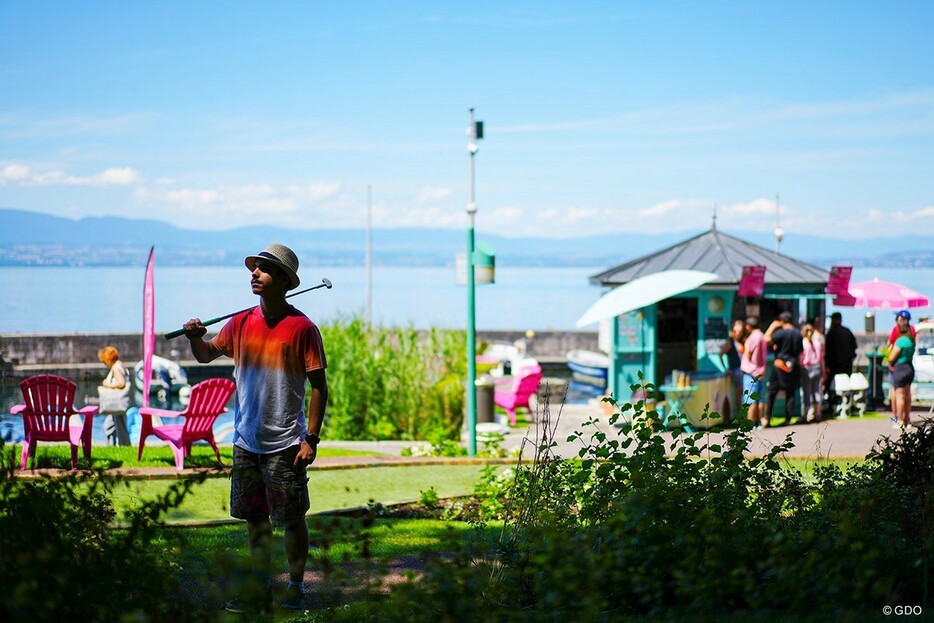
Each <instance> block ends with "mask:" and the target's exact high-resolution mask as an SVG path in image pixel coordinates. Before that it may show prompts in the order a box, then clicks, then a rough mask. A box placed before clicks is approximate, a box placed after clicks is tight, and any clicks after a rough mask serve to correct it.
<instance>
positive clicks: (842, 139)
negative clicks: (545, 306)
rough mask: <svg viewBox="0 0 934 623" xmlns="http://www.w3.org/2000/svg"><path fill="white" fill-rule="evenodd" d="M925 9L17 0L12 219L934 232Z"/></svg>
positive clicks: (534, 229) (7, 184)
mask: <svg viewBox="0 0 934 623" xmlns="http://www.w3.org/2000/svg"><path fill="white" fill-rule="evenodd" d="M932 29H934V4H932V3H927V2H914V3H908V2H888V3H882V2H854V1H848V2H840V1H826V2H817V3H815V2H797V1H785V2H768V3H766V2H762V3H755V2H740V1H736V2H718V1H712V2H710V1H707V2H632V1H619V2H588V1H586V0H583V1H581V2H573V3H572V2H553V3H549V2H503V1H500V2H471V3H442V2H404V3H401V2H347V3H339V2H317V1H315V2H311V1H309V2H250V3H243V2H147V3H143V2H100V1H95V0H84V1H82V2H64V1H58V2H56V1H49V2H17V1H14V0H0V94H2V96H0V207H6V208H19V209H26V210H33V211H37V212H43V213H49V214H56V215H60V216H66V217H70V218H78V217H82V216H89V215H122V216H129V217H138V218H156V219H160V220H166V221H169V222H171V223H173V224H175V225H178V226H183V227H190V228H196V229H226V228H229V227H235V226H241V225H254V224H274V225H288V226H292V227H298V228H308V229H311V228H332V227H361V226H363V225H364V223H365V215H366V205H367V187H368V186H371V187H372V205H373V223H374V226H376V227H403V226H415V227H421V226H430V227H446V228H463V227H464V226H465V224H466V216H465V213H464V206H465V204H466V202H467V194H468V175H467V174H468V156H467V150H466V127H467V121H468V109H469V108H470V107H474V108H476V112H477V118H478V119H481V120H483V121H484V122H485V126H486V138H485V139H484V140H483V141H482V142H481V143H480V151H479V153H478V154H477V156H476V165H477V169H476V170H477V203H478V205H479V212H478V213H477V221H476V223H477V228H478V229H479V230H480V231H495V232H499V233H503V234H507V235H513V234H514V235H543V236H549V237H564V236H572V235H585V234H592V233H610V232H633V231H644V232H651V233H660V232H681V231H684V232H685V233H696V232H699V231H702V230H704V229H706V228H707V227H709V224H710V220H711V215H712V213H713V210H714V207H715V206H716V209H717V215H718V221H717V223H718V226H720V227H721V228H723V229H725V230H727V231H751V230H759V231H771V230H772V229H773V228H774V227H775V221H776V196H779V197H780V200H779V201H778V204H779V206H780V208H781V216H780V219H781V225H782V227H783V228H784V229H785V231H786V235H789V236H790V235H793V234H794V233H808V234H819V235H829V236H835V237H843V238H859V237H869V236H878V235H892V236H898V235H901V234H905V233H924V232H931V231H934V227H932V226H934V190H932V189H934V186H932V185H931V183H930V179H931V169H932V164H934V63H932V62H931V59H934V37H932V36H931V32H932Z"/></svg>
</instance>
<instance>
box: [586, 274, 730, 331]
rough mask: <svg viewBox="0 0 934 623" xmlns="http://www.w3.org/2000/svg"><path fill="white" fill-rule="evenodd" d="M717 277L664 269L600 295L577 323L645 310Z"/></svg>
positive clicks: (593, 321)
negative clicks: (635, 310) (644, 308)
mask: <svg viewBox="0 0 934 623" xmlns="http://www.w3.org/2000/svg"><path fill="white" fill-rule="evenodd" d="M716 278H717V274H716V273H707V272H702V271H699V270H664V271H662V272H658V273H653V274H651V275H646V276H645V277H640V278H639V279H635V280H633V281H630V282H629V283H625V284H623V285H621V286H618V287H616V288H613V289H612V290H610V291H609V292H607V293H606V294H604V295H603V296H601V297H600V298H599V299H598V300H597V302H596V303H594V304H593V305H591V306H590V309H588V310H587V311H586V312H584V315H583V316H581V317H580V319H579V320H578V321H577V326H578V328H580V327H586V326H587V325H589V324H593V323H595V322H600V321H601V320H606V319H607V318H615V317H616V316H619V315H620V314H625V313H626V312H629V311H632V310H634V309H641V308H643V307H647V306H649V305H652V304H654V303H657V302H659V301H663V300H665V299H667V298H669V297H672V296H675V295H677V294H681V293H682V292H688V291H690V290H694V289H696V288H699V287H700V286H702V285H704V284H705V283H710V282H711V281H713V280H714V279H716Z"/></svg>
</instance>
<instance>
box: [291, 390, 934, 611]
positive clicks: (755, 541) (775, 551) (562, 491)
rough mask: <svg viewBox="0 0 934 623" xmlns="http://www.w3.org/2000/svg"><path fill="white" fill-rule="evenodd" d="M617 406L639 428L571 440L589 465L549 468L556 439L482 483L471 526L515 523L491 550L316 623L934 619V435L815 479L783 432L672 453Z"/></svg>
mask: <svg viewBox="0 0 934 623" xmlns="http://www.w3.org/2000/svg"><path fill="white" fill-rule="evenodd" d="M646 389H647V390H648V391H649V392H651V391H652V390H653V389H654V388H652V387H651V386H647V387H646ZM615 406H616V408H617V411H616V415H615V416H614V417H613V418H612V419H611V424H617V423H621V422H622V421H623V420H624V419H626V420H629V421H630V422H631V427H626V428H621V429H616V428H615V427H610V428H612V432H605V431H604V430H601V427H600V426H598V424H599V423H598V422H596V421H592V422H589V423H588V426H587V427H585V428H589V427H590V426H592V427H593V431H592V432H591V433H589V435H588V434H587V433H585V432H578V433H577V434H576V435H575V436H574V437H573V438H576V439H579V440H580V441H582V442H583V444H584V449H583V450H582V451H581V456H580V458H581V460H580V461H561V460H556V459H555V457H554V456H553V455H552V454H551V451H552V448H553V447H554V443H553V439H549V438H548V436H547V435H546V436H545V437H546V438H545V439H542V440H539V441H538V442H537V447H536V450H535V460H534V462H533V463H532V464H531V465H519V466H518V467H517V468H516V471H515V475H514V480H512V481H511V482H509V483H503V482H502V481H496V480H495V479H494V478H492V477H491V478H489V479H487V480H486V481H485V483H484V487H485V488H486V493H487V497H486V502H484V503H483V504H482V505H481V507H480V508H479V509H477V510H478V512H479V520H481V521H482V520H483V519H484V518H491V517H493V516H499V517H502V518H503V520H504V521H505V529H504V531H503V537H502V539H501V540H500V542H499V544H498V546H497V547H496V548H494V549H493V550H490V549H482V548H478V547H477V546H474V547H470V546H466V547H464V548H462V549H458V550H456V551H455V552H454V553H453V554H452V555H451V556H449V557H447V558H441V559H438V560H436V561H434V562H433V563H432V564H430V565H427V566H426V567H425V568H424V569H423V570H422V573H421V575H420V576H419V579H418V580H413V581H410V582H407V583H404V584H401V585H398V586H396V587H395V588H394V589H393V591H392V594H391V595H390V596H389V597H388V598H386V599H384V600H382V599H381V600H379V601H378V602H374V601H369V602H358V603H355V604H351V605H348V606H346V607H344V608H338V609H334V610H331V611H329V612H327V613H326V614H321V615H320V616H319V615H316V616H312V617H309V618H308V619H307V620H315V621H317V620H329V621H386V622H389V621H425V622H429V621H431V622H435V621H461V620H464V618H463V617H464V613H470V620H472V621H482V622H487V621H491V622H492V621H565V620H575V621H617V620H646V619H651V620H654V619H656V618H661V620H713V619H714V618H716V619H718V620H719V619H721V618H723V617H731V618H733V617H735V620H739V619H740V618H742V619H743V620H751V621H759V620H783V621H786V620H801V621H818V620H835V621H841V620H844V621H846V620H852V621H864V620H869V619H870V618H872V619H875V618H878V616H879V613H880V612H882V608H883V606H885V605H893V604H912V605H917V606H921V607H923V608H924V609H925V610H927V609H928V605H929V604H930V597H929V595H930V589H931V588H932V581H934V578H932V574H931V568H930V567H931V554H932V537H934V522H932V479H934V429H932V428H931V427H930V426H924V427H921V428H919V429H918V431H917V432H914V433H910V434H904V435H902V436H901V437H899V438H897V439H894V440H890V439H887V438H882V439H880V441H879V442H878V443H877V446H876V447H875V448H874V450H873V452H872V453H871V454H870V455H869V456H868V457H867V460H866V461H864V462H862V463H858V464H855V465H853V466H851V467H850V468H849V469H846V470H843V469H841V468H840V467H839V466H837V465H828V466H821V467H819V468H818V469H816V470H815V472H814V473H813V474H812V476H811V479H810V480H805V478H804V476H802V474H801V473H800V472H798V471H797V470H783V469H781V468H780V465H779V459H780V456H781V454H782V452H783V451H784V450H786V449H788V448H790V447H791V446H792V444H791V440H790V436H789V437H786V439H785V441H784V442H783V443H782V444H780V445H778V446H775V447H774V448H773V449H772V450H771V452H770V453H769V454H768V455H767V456H765V457H760V458H753V459H747V458H744V452H745V451H746V450H747V448H748V446H749V443H750V435H749V430H750V426H749V425H748V424H745V423H743V424H741V425H740V426H739V427H738V428H737V429H736V430H733V431H731V432H729V434H728V435H727V436H726V441H725V443H724V444H723V445H722V447H721V446H719V445H716V444H713V443H711V442H708V441H707V440H708V439H709V437H707V435H706V434H704V433H696V434H683V435H680V436H676V437H675V440H674V442H672V443H670V444H668V443H667V442H666V441H665V438H663V437H662V436H660V435H659V434H657V433H655V432H654V431H653V430H652V428H651V426H650V425H649V424H650V420H652V419H654V418H657V415H656V414H655V413H652V412H650V413H646V412H645V405H644V404H643V403H642V402H637V403H635V404H623V405H615ZM548 411H549V409H548V406H547V404H546V405H545V409H544V413H543V418H544V421H545V428H546V429H550V430H554V429H553V428H549V427H550V426H551V422H550V420H551V418H550V414H549V412H548ZM558 417H560V413H559V414H558ZM744 419H745V418H744ZM602 428H603V429H606V428H607V427H606V426H603V427H602ZM429 497H430V496H429Z"/></svg>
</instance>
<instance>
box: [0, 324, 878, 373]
mask: <svg viewBox="0 0 934 623" xmlns="http://www.w3.org/2000/svg"><path fill="white" fill-rule="evenodd" d="M885 338H886V336H884V335H881V334H879V333H876V334H875V335H867V334H865V333H857V334H856V340H857V342H858V343H859V349H860V352H861V353H864V352H866V350H867V348H869V347H871V346H872V345H874V344H880V343H882V342H883V340H885ZM522 339H524V340H525V342H526V348H527V352H528V354H529V355H530V356H532V357H535V358H536V359H538V360H539V361H541V362H542V365H543V367H544V368H546V372H547V371H548V369H550V368H551V369H553V368H556V367H564V362H565V354H566V353H567V352H568V351H569V350H573V349H586V350H597V332H596V331H537V332H536V333H535V334H534V335H533V336H532V337H531V338H526V336H525V333H524V332H523V331H478V332H477V340H478V342H479V343H483V342H487V343H492V342H504V343H508V344H512V343H515V342H516V341H518V340H522ZM142 343H143V339H142V335H141V334H139V333H98V334H95V333H73V334H61V335H44V334H18V333H4V334H0V382H7V383H10V382H19V381H20V380H21V379H24V378H26V377H27V376H30V375H32V374H39V373H42V372H52V373H56V374H62V375H64V376H68V377H70V378H73V379H75V380H95V379H97V380H99V379H103V378H104V376H105V375H106V373H107V369H106V368H105V367H104V364H102V363H100V362H99V361H98V359H97V353H98V352H99V351H100V349H101V348H103V347H104V346H107V345H111V346H115V347H116V348H117V350H119V351H120V355H121V358H122V359H123V361H124V363H126V364H127V365H128V366H130V367H132V366H133V365H134V364H135V363H136V362H137V361H139V359H140V358H141V357H142ZM156 354H157V355H159V356H161V357H165V358H166V359H174V360H178V361H180V362H181V364H182V365H183V366H184V367H185V369H186V371H188V372H189V373H191V372H194V377H195V378H201V377H205V375H208V374H209V373H210V374H215V373H218V372H220V373H223V372H224V371H225V370H229V368H231V367H232V366H233V362H232V361H231V360H230V359H227V358H221V359H218V360H217V361H216V362H214V363H212V364H210V365H208V366H204V365H202V364H199V363H197V362H195V361H194V360H193V359H192V358H191V352H190V351H189V350H188V342H187V341H186V340H185V338H184V337H181V338H177V339H175V340H171V341H166V340H164V339H163V338H162V336H157V337H156ZM865 364H866V360H865V357H861V358H860V361H859V365H860V366H861V367H862V366H865Z"/></svg>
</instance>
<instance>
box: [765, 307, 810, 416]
mask: <svg viewBox="0 0 934 623" xmlns="http://www.w3.org/2000/svg"><path fill="white" fill-rule="evenodd" d="M792 318H793V316H792V315H791V312H788V311H784V312H782V313H780V314H779V315H778V319H777V320H774V321H773V322H772V324H771V325H769V328H768V329H766V331H765V341H766V343H768V344H769V346H770V347H771V349H772V351H773V352H774V353H775V358H774V360H773V361H772V374H771V376H769V395H768V399H767V400H766V403H765V422H764V423H763V426H768V425H769V424H768V423H769V421H770V420H771V417H772V410H773V408H774V407H775V399H776V398H777V397H778V392H780V391H782V392H785V424H791V416H792V415H793V414H794V412H795V404H796V402H797V399H798V389H799V388H800V386H801V369H800V368H799V367H798V366H800V365H801V362H800V359H801V353H802V352H803V351H804V343H803V339H802V337H801V332H800V331H798V330H797V329H795V325H794V324H792V322H791V320H792Z"/></svg>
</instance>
